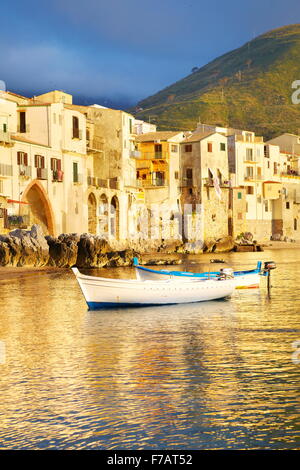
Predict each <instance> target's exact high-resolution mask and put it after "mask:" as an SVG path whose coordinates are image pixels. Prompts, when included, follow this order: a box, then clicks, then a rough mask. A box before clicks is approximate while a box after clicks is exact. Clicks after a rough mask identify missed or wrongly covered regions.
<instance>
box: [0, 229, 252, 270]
mask: <svg viewBox="0 0 300 470" xmlns="http://www.w3.org/2000/svg"><path fill="white" fill-rule="evenodd" d="M248 243H249V251H250V245H251V242H248ZM128 245H130V246H128ZM235 247H236V244H235V242H234V240H233V239H232V238H231V237H224V238H221V239H219V240H216V239H208V240H207V241H206V242H205V243H201V242H194V243H185V244H184V243H182V242H181V241H180V240H163V241H161V240H160V241H155V240H154V241H152V240H150V241H145V240H140V241H131V242H130V243H127V244H126V243H120V242H111V241H109V242H108V241H107V240H105V239H103V238H101V237H99V236H97V235H91V234H89V233H84V234H77V233H71V234H61V235H60V236H59V237H58V238H54V237H51V236H46V237H45V236H44V234H43V231H42V229H41V227H40V226H38V225H33V226H32V228H31V230H22V229H16V230H14V231H12V232H10V233H9V234H8V235H0V266H13V267H22V266H24V267H26V266H28V267H44V266H51V267H61V268H69V267H72V266H77V267H78V268H102V267H117V266H131V265H132V263H133V257H134V256H139V260H140V263H143V264H180V263H181V260H180V257H179V256H178V255H179V254H200V253H203V252H206V253H225V252H229V251H233V250H234V249H235ZM151 253H152V254H155V255H156V256H155V257H153V258H151V260H149V257H145V258H144V259H143V255H145V254H148V255H149V254H151ZM157 255H158V256H157Z"/></svg>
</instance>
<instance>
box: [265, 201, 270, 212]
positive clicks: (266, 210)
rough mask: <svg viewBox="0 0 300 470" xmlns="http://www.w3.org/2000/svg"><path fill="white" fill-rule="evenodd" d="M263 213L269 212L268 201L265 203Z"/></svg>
mask: <svg viewBox="0 0 300 470" xmlns="http://www.w3.org/2000/svg"><path fill="white" fill-rule="evenodd" d="M265 212H269V201H265Z"/></svg>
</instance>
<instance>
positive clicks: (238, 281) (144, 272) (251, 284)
mask: <svg viewBox="0 0 300 470" xmlns="http://www.w3.org/2000/svg"><path fill="white" fill-rule="evenodd" d="M133 265H134V267H135V272H136V277H137V279H139V280H140V281H150V280H153V281H154V280H159V279H161V280H162V279H172V280H174V281H176V280H177V282H182V280H183V279H185V280H195V279H214V278H216V277H219V276H220V275H222V273H224V272H225V274H226V269H221V270H220V271H215V272H204V273H193V272H187V271H169V270H165V269H158V270H155V269H151V268H146V267H145V266H141V265H139V263H138V260H137V258H134V263H133ZM233 274H234V283H235V288H236V289H255V288H258V287H259V285H260V279H261V274H262V262H261V261H259V262H258V263H257V267H256V268H255V269H251V270H245V271H235V272H234V273H233Z"/></svg>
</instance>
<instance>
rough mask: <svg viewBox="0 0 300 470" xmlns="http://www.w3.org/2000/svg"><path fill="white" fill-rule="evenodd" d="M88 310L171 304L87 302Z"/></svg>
mask: <svg viewBox="0 0 300 470" xmlns="http://www.w3.org/2000/svg"><path fill="white" fill-rule="evenodd" d="M87 305H88V307H89V310H102V309H111V308H130V307H133V308H140V307H157V306H160V307H162V306H164V305H173V304H172V303H170V304H155V303H153V304H128V303H117V302H87Z"/></svg>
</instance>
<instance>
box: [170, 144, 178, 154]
mask: <svg viewBox="0 0 300 470" xmlns="http://www.w3.org/2000/svg"><path fill="white" fill-rule="evenodd" d="M171 152H174V153H177V152H178V145H171Z"/></svg>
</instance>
